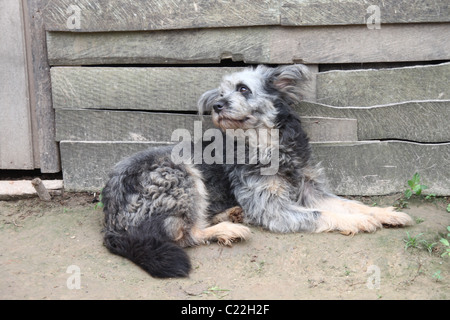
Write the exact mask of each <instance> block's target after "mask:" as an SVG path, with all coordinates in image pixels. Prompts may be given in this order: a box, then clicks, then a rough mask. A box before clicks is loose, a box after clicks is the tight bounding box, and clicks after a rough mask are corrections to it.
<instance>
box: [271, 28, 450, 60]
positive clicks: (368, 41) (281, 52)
mask: <svg viewBox="0 0 450 320" xmlns="http://www.w3.org/2000/svg"><path fill="white" fill-rule="evenodd" d="M449 37H450V24H447V23H436V24H405V25H383V27H382V28H381V29H380V30H369V29H367V28H365V27H361V26H330V27H303V28H302V27H297V28H295V27H294V28H292V27H291V28H273V29H272V35H271V44H270V47H271V58H272V60H273V61H274V63H290V62H300V63H308V64H314V63H318V64H328V63H368V62H396V61H400V62H405V61H430V60H448V59H449V58H450V57H449V55H450V43H449V41H447V40H446V39H448V38H449ZM439 57H441V58H439ZM444 57H445V58H444Z"/></svg>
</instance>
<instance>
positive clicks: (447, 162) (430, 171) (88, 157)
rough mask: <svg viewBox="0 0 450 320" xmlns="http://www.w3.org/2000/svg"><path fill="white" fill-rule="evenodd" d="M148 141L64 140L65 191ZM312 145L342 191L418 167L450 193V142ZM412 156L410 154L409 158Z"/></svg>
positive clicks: (93, 184) (375, 184)
mask: <svg viewBox="0 0 450 320" xmlns="http://www.w3.org/2000/svg"><path fill="white" fill-rule="evenodd" d="M154 146H155V144H154V143H151V142H127V141H124V142H98V141H97V142H95V141H93V142H84V141H77V142H75V141H62V142H61V158H62V164H63V177H64V186H65V188H66V190H69V191H82V190H84V191H86V190H89V191H99V190H100V189H101V188H102V187H103V186H104V184H105V182H106V179H107V175H108V172H109V171H110V170H111V168H112V167H113V166H114V164H115V163H117V162H118V161H119V160H121V159H123V158H125V157H127V156H130V155H131V154H133V153H135V152H138V151H140V150H144V149H146V148H149V147H154ZM312 146H313V151H314V153H315V158H316V160H317V161H321V164H322V166H323V167H324V168H325V172H326V174H327V176H328V179H329V185H330V189H331V190H333V191H334V192H335V193H337V194H341V195H379V194H389V193H394V192H403V190H404V189H405V188H406V182H407V180H408V179H410V178H411V177H412V175H413V174H414V173H415V172H419V174H420V176H421V178H422V180H421V181H422V183H423V184H426V185H427V186H429V187H430V189H429V190H427V191H429V192H431V193H435V194H437V195H450V170H448V168H449V166H450V159H449V158H448V155H449V154H450V144H449V143H447V144H436V145H433V144H416V143H409V142H397V141H390V142H387V141H385V142H356V143H313V144H312ZM412 159H413V160H412Z"/></svg>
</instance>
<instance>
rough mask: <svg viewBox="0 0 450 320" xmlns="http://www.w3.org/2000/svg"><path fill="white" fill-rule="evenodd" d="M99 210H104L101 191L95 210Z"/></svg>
mask: <svg viewBox="0 0 450 320" xmlns="http://www.w3.org/2000/svg"><path fill="white" fill-rule="evenodd" d="M97 209H103V202H102V193H101V191H100V194H99V195H98V202H97V203H96V204H95V206H94V210H97Z"/></svg>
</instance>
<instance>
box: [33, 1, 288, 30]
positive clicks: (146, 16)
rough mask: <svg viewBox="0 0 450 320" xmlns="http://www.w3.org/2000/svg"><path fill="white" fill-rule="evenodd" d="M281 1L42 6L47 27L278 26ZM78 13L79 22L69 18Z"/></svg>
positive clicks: (51, 3) (56, 3)
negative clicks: (73, 21)
mask: <svg viewBox="0 0 450 320" xmlns="http://www.w3.org/2000/svg"><path fill="white" fill-rule="evenodd" d="M278 2H279V1H277V0H254V1H252V2H251V5H249V3H248V2H247V1H244V0H232V1H228V0H226V1H210V0H196V1H195V2H193V1H182V0H173V1H161V0H153V1H148V0H127V1H123V0H97V1H89V0H77V1H73V0H45V1H44V5H43V7H42V8H43V12H44V17H45V26H46V29H47V30H57V31H70V30H72V31H81V32H86V31H88V32H99V31H130V30H167V29H186V28H188V29H191V28H205V27H236V26H256V25H274V24H279V23H280V17H279V3H278ZM73 6H75V8H74V7H73ZM74 15H75V17H74V18H77V17H78V18H79V19H80V21H79V24H78V25H76V24H75V23H72V21H71V20H69V19H72V18H71V16H74ZM68 20H69V23H68ZM70 28H72V29H70Z"/></svg>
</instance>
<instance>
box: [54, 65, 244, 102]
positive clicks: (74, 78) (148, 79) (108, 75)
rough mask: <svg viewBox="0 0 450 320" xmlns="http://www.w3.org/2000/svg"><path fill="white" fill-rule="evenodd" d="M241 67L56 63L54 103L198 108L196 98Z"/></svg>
mask: <svg viewBox="0 0 450 320" xmlns="http://www.w3.org/2000/svg"><path fill="white" fill-rule="evenodd" d="M238 70H241V68H202V67H198V68H193V67H186V68H127V67H124V68H113V67H98V68H95V67H92V68H80V67H55V68H52V70H51V76H52V95H53V107H54V108H55V109H60V108H85V109H136V110H172V111H197V100H198V99H199V98H200V96H201V95H202V94H203V93H204V92H206V91H207V90H210V89H213V88H216V87H218V86H219V83H220V81H221V80H222V77H223V75H225V74H227V73H232V72H236V71H238Z"/></svg>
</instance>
